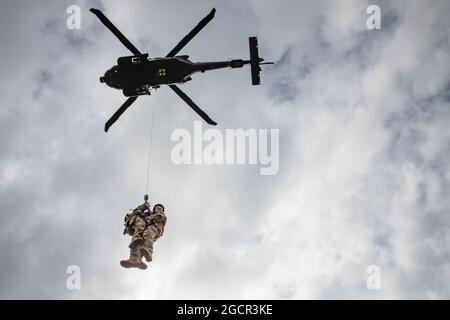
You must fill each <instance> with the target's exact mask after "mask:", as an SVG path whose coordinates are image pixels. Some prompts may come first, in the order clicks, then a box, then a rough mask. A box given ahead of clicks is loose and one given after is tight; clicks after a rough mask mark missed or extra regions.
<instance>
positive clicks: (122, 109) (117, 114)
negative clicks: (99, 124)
mask: <svg viewBox="0 0 450 320" xmlns="http://www.w3.org/2000/svg"><path fill="white" fill-rule="evenodd" d="M137 98H138V97H130V98H128V99H127V100H126V101H125V102H124V103H123V105H122V106H121V107H120V108H119V109H117V111H116V112H115V113H114V114H113V115H112V117H111V118H109V120H108V121H107V122H106V123H105V132H108V130H109V127H111V126H112V125H113V124H114V122H116V121H117V119H119V117H120V116H121V115H122V113H124V112H125V110H127V109H128V108H129V107H130V106H131V104H132V103H133V102H134V101H135V100H136V99H137Z"/></svg>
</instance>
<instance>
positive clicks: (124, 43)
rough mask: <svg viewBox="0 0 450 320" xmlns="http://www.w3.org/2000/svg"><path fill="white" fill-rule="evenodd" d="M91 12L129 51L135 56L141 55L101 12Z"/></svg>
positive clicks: (94, 10) (95, 10) (92, 10)
mask: <svg viewBox="0 0 450 320" xmlns="http://www.w3.org/2000/svg"><path fill="white" fill-rule="evenodd" d="M89 11H90V12H92V13H93V14H95V15H96V16H97V18H99V19H100V21H101V22H102V23H103V24H104V25H105V27H107V28H108V29H109V30H110V31H111V32H112V33H114V35H115V36H116V37H117V38H118V39H119V40H120V42H122V44H123V45H124V46H125V47H127V48H128V50H130V51H131V52H132V53H133V54H134V55H138V54H141V52H140V51H139V50H138V49H136V47H135V46H134V45H133V44H132V43H131V42H130V40H128V39H127V38H126V37H125V36H124V35H123V33H122V32H120V31H119V29H117V28H116V27H115V26H114V25H113V24H112V22H111V21H109V19H108V18H107V17H106V16H105V15H104V14H103V13H102V12H101V11H100V10H98V9H94V8H91V9H90V10H89Z"/></svg>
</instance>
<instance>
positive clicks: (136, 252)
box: [121, 203, 167, 269]
mask: <svg viewBox="0 0 450 320" xmlns="http://www.w3.org/2000/svg"><path fill="white" fill-rule="evenodd" d="M144 205H147V204H145V203H144V204H143V205H141V206H139V207H137V208H136V209H135V210H134V211H133V213H132V214H134V213H135V212H136V213H137V214H134V215H133V217H131V218H130V220H129V222H128V228H129V229H128V230H129V231H128V233H129V234H130V235H132V238H131V243H130V245H129V247H130V259H129V260H125V261H121V265H122V266H124V267H126V268H129V267H138V268H140V269H146V268H147V266H146V264H145V263H143V262H142V257H144V258H145V259H146V261H147V262H150V261H152V255H153V243H154V242H155V241H156V240H157V239H158V238H160V237H161V236H162V235H163V233H164V227H165V225H166V222H167V217H166V215H165V214H164V212H163V211H161V210H159V212H151V211H150V210H149V208H148V206H147V207H143V206H144ZM155 207H156V206H155ZM146 208H147V209H148V210H146ZM141 212H142V214H141ZM125 230H127V224H126V228H125Z"/></svg>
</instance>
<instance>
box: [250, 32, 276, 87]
mask: <svg viewBox="0 0 450 320" xmlns="http://www.w3.org/2000/svg"><path fill="white" fill-rule="evenodd" d="M248 44H249V47H250V66H251V73H252V84H253V85H259V84H261V77H260V72H261V67H260V66H261V65H262V64H273V62H263V61H264V59H263V58H260V57H259V54H258V38H257V37H250V38H248Z"/></svg>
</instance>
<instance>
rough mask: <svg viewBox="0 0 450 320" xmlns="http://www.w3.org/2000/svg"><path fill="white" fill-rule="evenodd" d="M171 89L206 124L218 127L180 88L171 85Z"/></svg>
mask: <svg viewBox="0 0 450 320" xmlns="http://www.w3.org/2000/svg"><path fill="white" fill-rule="evenodd" d="M169 87H170V88H171V89H172V90H173V91H175V93H176V94H177V95H179V96H180V98H181V99H183V100H184V102H186V103H187V104H188V105H189V106H190V107H191V108H192V110H194V111H195V112H197V114H198V115H199V116H200V117H202V119H203V120H205V121H206V123H208V124H210V125H213V126H215V125H217V123H216V122H214V121H213V120H212V119H211V118H210V117H209V116H208V115H207V114H206V113H205V112H204V111H203V110H202V109H200V108H199V107H198V106H197V105H196V104H195V103H194V101H192V100H191V98H189V97H188V96H187V95H186V94H185V93H184V92H183V91H181V89H180V88H178V87H177V86H176V85H174V84H172V85H169Z"/></svg>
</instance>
